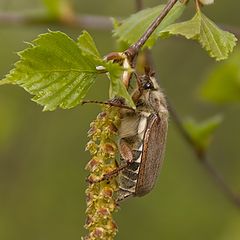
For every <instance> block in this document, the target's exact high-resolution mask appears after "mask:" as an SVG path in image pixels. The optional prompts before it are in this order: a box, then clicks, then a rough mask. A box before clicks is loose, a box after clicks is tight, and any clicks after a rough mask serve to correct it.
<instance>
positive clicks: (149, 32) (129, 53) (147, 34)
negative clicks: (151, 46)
mask: <svg viewBox="0 0 240 240" xmlns="http://www.w3.org/2000/svg"><path fill="white" fill-rule="evenodd" d="M177 2H178V0H169V1H168V3H167V4H166V5H165V7H164V8H163V10H162V12H161V13H160V15H159V16H158V17H157V18H156V19H155V20H154V21H153V22H152V24H151V25H150V26H149V27H148V29H147V30H146V31H145V32H144V34H143V35H142V36H141V37H140V38H139V40H138V41H137V42H136V43H134V44H133V45H131V46H130V47H129V48H128V49H127V50H126V51H125V53H126V54H127V56H128V57H129V58H130V59H133V58H134V57H135V56H136V55H137V54H138V52H139V50H140V49H141V48H142V47H143V45H144V44H145V42H146V41H147V40H148V39H149V37H150V36H151V35H152V33H153V32H154V31H155V29H156V28H157V27H158V26H159V24H160V23H161V22H162V21H163V19H164V18H165V17H166V16H167V14H168V13H169V11H170V10H171V9H172V8H173V6H174V5H175V4H176V3H177Z"/></svg>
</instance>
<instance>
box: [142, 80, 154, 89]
mask: <svg viewBox="0 0 240 240" xmlns="http://www.w3.org/2000/svg"><path fill="white" fill-rule="evenodd" d="M143 88H144V89H152V88H153V85H152V83H151V82H147V83H145V84H144V86H143Z"/></svg>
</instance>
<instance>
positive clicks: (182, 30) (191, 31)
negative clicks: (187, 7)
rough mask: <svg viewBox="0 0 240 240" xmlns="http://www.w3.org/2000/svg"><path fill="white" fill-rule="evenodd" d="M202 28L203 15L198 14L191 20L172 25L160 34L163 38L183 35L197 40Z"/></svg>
mask: <svg viewBox="0 0 240 240" xmlns="http://www.w3.org/2000/svg"><path fill="white" fill-rule="evenodd" d="M200 28H201V15H200V14H196V15H195V16H194V17H193V18H192V19H191V20H189V21H185V22H180V23H175V24H172V25H170V26H168V27H166V28H165V29H163V30H162V31H161V32H160V36H161V37H169V36H171V35H181V36H184V37H185V38H187V39H195V38H197V37H198V35H199V33H200Z"/></svg>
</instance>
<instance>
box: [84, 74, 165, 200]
mask: <svg viewBox="0 0 240 240" xmlns="http://www.w3.org/2000/svg"><path fill="white" fill-rule="evenodd" d="M132 99H133V101H134V103H135V105H136V110H134V109H132V108H130V107H128V106H126V105H125V104H124V100H123V101H122V100H121V99H113V100H111V101H110V102H98V101H85V102H83V103H89V102H90V103H100V104H107V105H111V106H113V107H119V109H120V115H121V123H120V127H119V138H120V140H119V152H120V161H119V167H118V168H116V169H115V170H114V171H112V172H110V173H108V174H106V175H104V177H103V178H102V180H107V179H108V178H111V177H112V176H114V175H118V176H117V177H118V185H119V190H118V191H117V192H116V194H115V195H116V202H119V201H121V200H123V199H125V198H127V197H130V196H139V197H140V196H144V195H145V194H147V193H148V192H150V191H151V190H152V188H153V187H154V185H155V183H156V180H157V177H158V175H159V172H160V169H161V166H162V163H163V160H164V152H165V144H166V137H167V130H168V110H167V103H166V100H165V97H164V94H163V93H162V91H161V89H160V87H159V85H158V83H157V80H156V78H155V77H154V74H153V73H151V72H150V71H149V70H146V73H145V74H144V75H141V76H139V77H137V88H136V89H135V90H134V91H133V93H132ZM102 180H101V181H102Z"/></svg>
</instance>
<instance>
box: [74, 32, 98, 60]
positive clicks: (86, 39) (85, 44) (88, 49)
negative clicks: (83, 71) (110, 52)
mask: <svg viewBox="0 0 240 240" xmlns="http://www.w3.org/2000/svg"><path fill="white" fill-rule="evenodd" d="M77 43H78V47H79V48H80V49H81V50H82V51H83V53H87V54H88V55H93V56H94V57H96V58H98V59H100V58H101V56H100V54H99V52H98V50H97V47H96V44H95V42H94V41H93V39H92V37H91V35H90V34H89V33H88V32H87V31H83V32H82V34H81V35H80V36H79V38H78V42H77Z"/></svg>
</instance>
